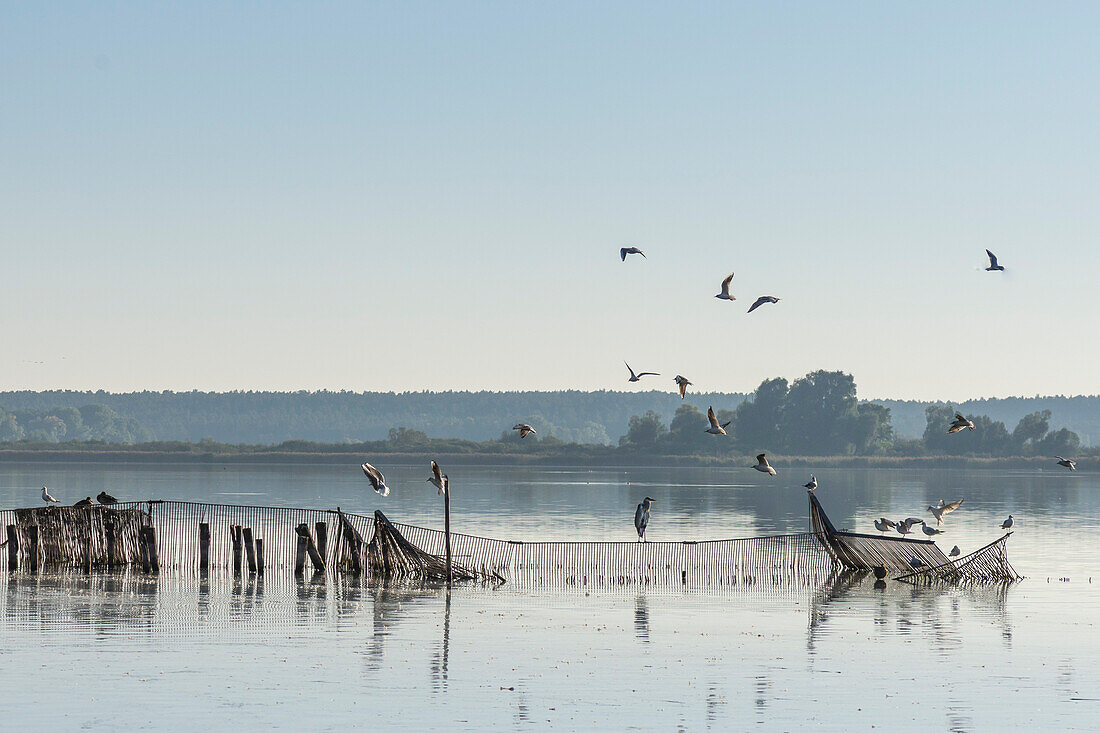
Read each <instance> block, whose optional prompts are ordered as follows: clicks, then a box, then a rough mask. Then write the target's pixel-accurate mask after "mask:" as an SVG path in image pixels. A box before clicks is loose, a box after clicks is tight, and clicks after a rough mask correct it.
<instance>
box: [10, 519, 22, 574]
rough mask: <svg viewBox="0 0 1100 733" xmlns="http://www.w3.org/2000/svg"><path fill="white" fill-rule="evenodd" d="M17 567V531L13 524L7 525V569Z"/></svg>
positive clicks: (11, 569) (14, 569) (12, 570)
mask: <svg viewBox="0 0 1100 733" xmlns="http://www.w3.org/2000/svg"><path fill="white" fill-rule="evenodd" d="M18 569H19V532H18V531H17V530H16V528H15V525H14V524H9V525H8V570H10V571H11V572H15V571H16V570H18Z"/></svg>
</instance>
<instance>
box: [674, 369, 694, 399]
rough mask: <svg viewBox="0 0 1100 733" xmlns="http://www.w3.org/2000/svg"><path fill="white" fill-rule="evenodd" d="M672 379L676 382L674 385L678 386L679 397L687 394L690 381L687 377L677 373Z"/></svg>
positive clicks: (681, 397)
mask: <svg viewBox="0 0 1100 733" xmlns="http://www.w3.org/2000/svg"><path fill="white" fill-rule="evenodd" d="M672 381H674V382H676V385H677V386H678V387H679V388H680V399H684V395H685V394H687V391H688V387H690V386H691V382H689V381H688V378H687V377H681V376H680V375H679V374H677V375H676V379H674V380H672Z"/></svg>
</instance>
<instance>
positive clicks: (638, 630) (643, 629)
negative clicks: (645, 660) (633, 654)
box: [634, 593, 649, 644]
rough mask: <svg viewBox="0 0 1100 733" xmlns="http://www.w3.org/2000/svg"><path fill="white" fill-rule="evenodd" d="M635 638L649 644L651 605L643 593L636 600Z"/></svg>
mask: <svg viewBox="0 0 1100 733" xmlns="http://www.w3.org/2000/svg"><path fill="white" fill-rule="evenodd" d="M634 636H636V637H637V638H638V641H640V642H642V643H644V644H648V643H649V604H648V602H647V601H646V597H645V596H644V595H643V594H641V593H639V594H638V595H637V596H635V598H634Z"/></svg>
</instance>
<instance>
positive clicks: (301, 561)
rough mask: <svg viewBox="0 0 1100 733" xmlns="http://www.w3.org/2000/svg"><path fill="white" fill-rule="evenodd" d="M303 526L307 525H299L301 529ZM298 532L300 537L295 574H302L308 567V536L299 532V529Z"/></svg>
mask: <svg viewBox="0 0 1100 733" xmlns="http://www.w3.org/2000/svg"><path fill="white" fill-rule="evenodd" d="M301 526H305V525H299V529H300V528H301ZM296 534H297V537H298V550H297V553H296V554H295V556H294V575H296V576H300V575H301V573H303V572H304V571H305V569H306V536H305V535H304V534H301V533H300V532H297V530H296Z"/></svg>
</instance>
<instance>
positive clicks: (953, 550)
mask: <svg viewBox="0 0 1100 733" xmlns="http://www.w3.org/2000/svg"><path fill="white" fill-rule="evenodd" d="M961 554H962V550H960V549H959V546H958V545H955V546H954V547H952V548H951V552H949V553H947V556H948V557H958V556H959V555H961Z"/></svg>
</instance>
